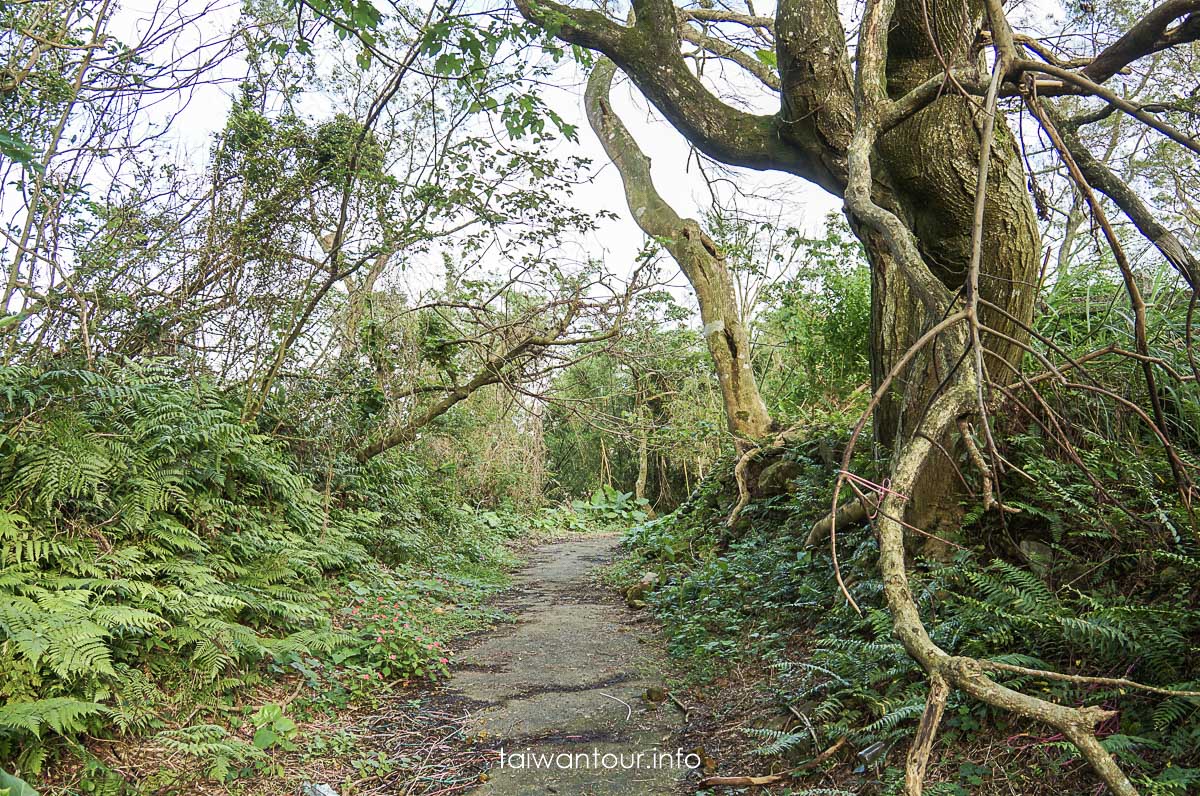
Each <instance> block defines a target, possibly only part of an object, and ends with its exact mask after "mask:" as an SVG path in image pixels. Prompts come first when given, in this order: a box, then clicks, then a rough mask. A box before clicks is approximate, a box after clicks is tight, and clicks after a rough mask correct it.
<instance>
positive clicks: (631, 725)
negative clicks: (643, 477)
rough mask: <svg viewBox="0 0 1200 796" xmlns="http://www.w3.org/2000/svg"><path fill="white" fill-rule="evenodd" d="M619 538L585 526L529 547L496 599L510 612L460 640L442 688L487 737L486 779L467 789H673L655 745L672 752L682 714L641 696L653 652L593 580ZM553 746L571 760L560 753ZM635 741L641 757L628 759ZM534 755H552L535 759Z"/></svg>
mask: <svg viewBox="0 0 1200 796" xmlns="http://www.w3.org/2000/svg"><path fill="white" fill-rule="evenodd" d="M618 542H619V538H618V537H617V536H615V535H608V536H592V537H586V538H582V539H575V540H571V541H566V542H558V543H555V544H550V545H545V546H543V547H540V548H538V549H537V550H535V551H534V552H533V554H532V555H531V557H530V558H529V561H528V564H527V565H526V567H525V568H524V569H522V570H521V571H520V572H518V573H517V574H516V576H515V578H514V588H513V590H512V592H511V593H510V602H509V603H508V604H507V606H506V607H507V608H508V609H509V610H510V611H511V612H512V613H513V614H514V616H515V618H516V620H517V621H516V624H515V625H513V626H510V627H505V628H500V629H498V630H497V631H493V632H491V633H489V634H486V635H484V636H482V637H480V638H478V639H476V641H475V642H474V644H473V646H469V647H467V648H466V649H464V650H462V653H461V655H460V658H459V661H460V667H459V669H458V670H457V671H456V673H455V674H454V675H453V677H452V678H451V680H450V682H449V688H450V689H451V691H452V692H456V694H457V696H458V697H459V698H461V699H464V700H466V701H467V702H468V704H470V705H472V707H473V708H474V709H473V711H472V715H471V719H470V724H469V726H468V731H469V732H470V733H471V734H472V735H477V734H479V733H481V732H482V733H485V734H486V737H487V738H488V739H490V741H491V745H492V746H494V747H496V749H497V754H496V764H495V765H494V766H493V768H492V770H491V771H490V772H489V776H490V779H489V781H488V782H486V783H484V784H483V785H481V786H480V787H479V788H477V789H475V790H474V791H473V793H474V794H479V795H480V796H485V795H487V796H515V795H517V794H520V795H521V796H524V795H525V794H530V795H532V794H546V793H559V794H563V796H593V795H594V796H626V795H627V794H628V795H629V796H633V795H634V794H637V795H639V796H640V795H642V794H646V795H651V794H668V793H674V792H676V789H677V783H678V781H679V778H680V777H681V776H682V775H683V773H684V769H683V768H681V767H674V768H672V767H667V766H666V765H665V760H664V759H663V758H661V757H658V755H660V754H670V755H675V753H676V749H675V747H674V746H673V745H672V736H673V735H674V733H675V731H676V730H677V729H678V728H679V727H680V725H681V724H682V715H681V714H680V712H679V711H678V710H677V709H676V708H675V707H674V706H673V705H672V704H671V703H670V702H669V701H668V702H665V703H652V702H650V701H648V700H647V699H645V698H644V696H645V694H646V691H647V689H649V688H652V687H653V688H657V687H660V686H662V685H663V681H662V673H663V671H664V668H663V667H664V666H665V663H664V662H663V657H662V652H661V650H659V649H658V648H657V647H656V645H655V644H654V643H653V639H652V638H651V637H650V636H649V634H648V633H647V632H645V631H644V630H640V629H639V628H638V627H637V625H636V624H633V623H632V622H631V619H632V617H633V614H632V612H631V611H629V610H627V609H626V608H625V607H624V606H623V605H622V604H620V603H619V602H618V601H617V600H616V599H615V597H614V596H613V595H612V594H611V592H609V591H608V590H606V589H605V588H604V587H603V586H601V585H599V584H597V583H596V582H595V577H594V576H595V574H596V571H597V568H598V567H599V566H600V565H602V564H603V563H604V562H606V561H608V560H610V559H611V557H612V556H613V554H614V551H615V549H616V547H617V544H618ZM500 749H503V751H504V754H505V761H504V762H505V764H504V765H502V764H501V762H500V759H499V750H500ZM563 753H569V754H570V755H571V758H570V760H571V763H572V765H570V766H562V765H560V764H561V763H564V762H566V761H567V758H566V757H562V756H561V755H562V754H563ZM638 753H641V754H642V762H641V767H635V766H633V765H632V764H633V761H634V758H633V756H634V755H637V754H638ZM514 755H518V756H517V757H514ZM520 755H523V757H521V756H520ZM535 755H536V756H538V759H540V760H541V761H542V762H543V763H545V762H546V761H548V760H549V761H553V762H551V763H549V764H547V765H542V766H540V767H535V762H534V759H535V758H534V756H535ZM547 756H551V757H547ZM606 756H608V757H606ZM612 756H615V757H612ZM622 756H623V757H622ZM606 763H608V764H614V763H615V765H607V766H606V765H605V764H606ZM655 763H657V764H658V766H657V767H655Z"/></svg>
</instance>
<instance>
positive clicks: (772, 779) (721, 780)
mask: <svg viewBox="0 0 1200 796" xmlns="http://www.w3.org/2000/svg"><path fill="white" fill-rule="evenodd" d="M783 779H784V777H783V775H782V774H769V775H767V776H765V777H705V778H704V779H702V780H700V784H701V785H702V786H704V785H735V786H742V787H745V786H746V785H774V784H775V783H776V782H783Z"/></svg>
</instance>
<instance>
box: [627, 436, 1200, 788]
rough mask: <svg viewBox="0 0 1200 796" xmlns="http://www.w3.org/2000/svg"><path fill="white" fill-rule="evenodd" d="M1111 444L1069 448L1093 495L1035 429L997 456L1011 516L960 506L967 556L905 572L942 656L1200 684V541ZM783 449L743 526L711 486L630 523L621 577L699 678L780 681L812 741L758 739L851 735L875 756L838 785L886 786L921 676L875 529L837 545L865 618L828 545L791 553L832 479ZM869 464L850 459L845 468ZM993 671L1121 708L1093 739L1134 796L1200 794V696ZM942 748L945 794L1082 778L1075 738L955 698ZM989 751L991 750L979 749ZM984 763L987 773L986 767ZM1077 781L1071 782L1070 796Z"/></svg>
mask: <svg viewBox="0 0 1200 796" xmlns="http://www.w3.org/2000/svg"><path fill="white" fill-rule="evenodd" d="M1118 447H1119V446H1118V445H1117V444H1116V443H1106V442H1103V441H1101V440H1099V439H1088V440H1085V441H1083V442H1082V443H1081V455H1082V456H1083V457H1084V459H1085V461H1087V462H1089V463H1092V464H1094V465H1096V466H1095V468H1094V472H1095V473H1097V474H1098V476H1099V478H1100V479H1101V480H1100V483H1099V486H1097V485H1096V484H1092V483H1091V482H1089V481H1088V480H1086V479H1085V477H1084V476H1083V475H1082V474H1081V473H1080V471H1079V470H1078V469H1077V468H1076V467H1074V466H1073V465H1072V464H1071V463H1070V462H1063V461H1060V460H1058V459H1057V458H1055V457H1054V456H1053V455H1052V449H1051V448H1050V447H1049V446H1048V445H1047V444H1046V443H1045V442H1044V440H1042V439H1041V438H1040V437H1039V436H1037V435H1036V434H1034V433H1031V432H1022V433H1020V434H1016V435H1014V436H1013V437H1012V438H1011V440H1010V442H1009V443H1008V445H1007V447H1006V450H1005V455H1006V456H1007V457H1008V458H1009V459H1010V460H1011V461H1012V462H1013V463H1014V465H1016V467H1019V468H1020V471H1023V472H1024V473H1025V474H1026V475H1020V474H1019V473H1018V471H1016V470H1015V468H1014V470H1013V471H1012V472H1013V474H1012V475H1011V476H1010V478H1008V479H1006V480H1005V481H1004V482H1003V483H1002V485H1001V486H1002V490H1003V491H1002V493H1003V495H1004V496H1005V499H1006V501H1007V503H1008V505H1010V506H1013V507H1019V508H1021V513H1020V514H1016V515H1006V516H1005V517H1003V518H1002V517H1000V515H999V514H997V513H996V512H992V513H990V514H988V515H986V516H982V515H981V514H978V513H974V514H968V517H967V521H968V525H967V528H966V531H965V534H966V538H965V540H964V542H965V544H966V547H967V549H965V550H962V551H960V552H959V553H958V555H957V556H956V557H955V558H954V559H953V560H951V561H948V562H917V564H916V565H915V566H914V568H913V572H912V586H913V591H914V594H915V595H916V596H917V599H918V602H919V604H920V607H921V611H922V615H923V616H925V617H927V619H928V620H930V621H929V627H930V632H931V634H932V635H933V638H934V640H935V641H936V642H937V643H938V644H939V645H940V646H942V647H943V648H944V649H946V650H947V651H948V652H950V653H951V654H964V655H971V656H977V657H980V658H985V659H991V660H995V661H998V662H1004V663H1010V664H1013V665H1018V666H1025V667H1030V668H1045V669H1051V670H1055V671H1059V672H1066V673H1079V674H1087V675H1100V676H1107V677H1129V678H1131V679H1134V680H1137V681H1140V682H1143V683H1146V684H1150V685H1155V686H1159V687H1164V688H1172V689H1181V690H1197V689H1198V688H1200V658H1198V656H1197V654H1196V653H1197V652H1198V651H1200V612H1198V611H1197V610H1196V609H1197V604H1196V603H1197V595H1198V592H1197V588H1196V586H1195V577H1194V576H1195V573H1196V571H1197V569H1198V568H1200V548H1198V547H1197V545H1196V543H1195V542H1194V539H1193V537H1192V536H1191V534H1190V533H1189V532H1188V525H1187V521H1186V520H1187V518H1186V513H1185V511H1184V509H1183V508H1182V507H1181V506H1180V505H1179V501H1178V497H1177V496H1176V495H1175V493H1174V492H1173V491H1172V481H1171V473H1170V468H1169V466H1168V465H1167V463H1166V461H1165V459H1164V458H1163V457H1162V456H1160V455H1155V453H1154V451H1153V449H1149V448H1148V449H1147V450H1144V451H1140V455H1137V456H1130V455H1128V451H1127V450H1126V451H1125V452H1122V451H1119V450H1117V449H1116V448H1118ZM1125 447H1126V448H1128V445H1126V446H1125ZM789 455H791V456H792V457H794V458H797V459H798V460H799V461H800V470H799V475H798V476H797V477H796V479H795V480H794V482H793V485H792V488H793V492H792V493H791V494H790V495H788V496H785V497H776V498H771V499H768V500H760V501H757V502H755V503H752V504H751V505H750V506H749V507H747V509H746V511H745V512H743V516H745V517H746V518H747V519H748V522H747V523H746V524H745V525H746V527H745V528H744V530H742V531H740V532H737V533H734V532H731V531H730V530H729V529H727V528H725V526H724V519H725V516H726V515H727V513H728V510H729V507H730V505H731V503H732V501H733V499H734V497H735V496H734V495H733V494H732V493H731V492H730V490H729V489H728V487H726V486H723V483H727V482H726V481H724V479H722V478H721V476H719V475H718V476H717V477H715V478H714V479H712V480H710V481H709V482H706V484H705V485H704V486H703V487H702V489H701V491H700V492H698V493H697V494H696V495H694V496H693V498H692V500H691V501H690V502H689V503H688V504H687V505H686V506H685V507H683V508H682V509H680V510H679V511H678V512H677V513H676V514H674V515H671V516H670V517H667V518H664V519H660V520H658V521H655V522H651V523H647V524H645V525H643V526H641V527H640V528H637V529H635V530H634V531H633V532H632V533H631V535H630V542H631V545H632V547H633V550H634V553H635V558H634V561H633V562H631V563H629V564H626V566H627V567H628V568H629V569H630V570H633V569H637V570H639V571H640V570H641V569H645V568H654V569H657V570H658V571H660V572H661V573H662V574H663V575H664V576H665V577H664V578H663V580H664V583H665V585H664V586H663V587H662V588H660V589H659V590H658V591H657V592H655V593H653V594H652V595H651V596H650V597H648V598H647V599H648V602H650V604H651V605H652V606H653V607H654V608H655V610H656V611H657V612H658V613H659V615H660V616H661V617H662V619H663V620H664V621H665V625H666V629H667V632H668V634H669V640H670V645H671V649H672V652H673V653H675V654H676V655H680V656H684V657H687V658H690V659H691V660H693V661H695V663H696V669H697V671H698V672H699V673H700V674H701V675H708V676H711V675H715V674H717V673H719V672H720V671H721V670H722V669H724V668H727V665H726V663H725V662H726V661H728V660H729V659H733V658H741V659H749V660H758V661H760V662H761V663H762V664H763V665H764V666H765V667H767V669H768V670H769V671H772V672H773V673H774V675H773V677H772V681H773V685H772V693H773V699H774V700H775V701H776V702H777V703H778V704H779V706H780V707H781V708H782V707H783V706H785V705H790V706H792V707H794V708H796V709H797V710H799V711H801V712H802V713H803V714H804V715H805V716H806V717H807V718H808V719H809V720H810V721H811V722H812V724H813V727H814V730H815V733H816V736H817V737H816V741H814V739H813V737H812V733H811V732H810V731H809V729H808V728H807V727H805V726H803V725H799V726H797V727H796V728H795V729H794V730H789V731H771V730H763V731H756V736H757V737H755V738H754V741H755V743H758V744H761V746H762V747H763V749H764V750H765V751H770V752H774V753H779V752H785V751H794V752H795V754H796V755H798V760H805V759H808V758H811V757H812V756H814V755H815V754H816V753H817V752H819V751H821V750H822V749H824V748H827V747H828V746H830V745H832V744H833V743H834V742H836V741H837V740H838V739H839V738H842V737H845V738H847V739H848V741H849V744H850V746H851V747H852V748H853V749H854V750H855V752H857V753H860V754H862V755H865V757H866V758H869V760H868V761H867V762H864V761H863V759H861V758H860V759H858V760H857V762H856V765H857V766H858V767H859V768H860V771H859V772H858V773H857V774H852V775H847V774H846V773H845V771H844V770H843V771H842V772H841V773H840V774H839V776H843V777H846V778H847V780H848V781H852V783H853V784H852V786H850V789H851V790H852V791H854V792H860V793H877V792H893V791H894V790H895V788H897V787H898V785H897V783H898V782H900V781H901V780H902V772H901V771H899V770H898V767H899V766H902V760H903V751H904V749H905V747H906V745H907V742H908V740H909V738H911V735H912V732H913V729H914V728H915V725H916V721H917V719H918V718H919V716H920V714H921V712H922V710H923V707H924V700H925V693H926V686H925V682H924V677H923V674H922V673H921V672H920V671H919V669H918V667H917V666H916V665H915V664H914V663H913V662H912V661H911V659H910V658H909V657H908V656H907V654H906V653H905V651H904V649H903V648H902V647H901V646H900V644H899V643H898V642H896V641H895V640H894V639H893V638H892V635H891V617H890V615H889V614H888V613H887V612H886V610H885V609H884V601H883V598H882V584H881V582H880V580H879V578H878V574H877V572H876V569H875V566H876V557H877V548H876V544H875V540H874V538H873V536H872V534H871V533H870V532H869V531H868V530H865V529H850V528H843V529H841V530H840V531H839V534H838V542H839V559H840V564H841V570H842V574H843V576H844V578H845V580H846V582H847V584H848V585H849V588H850V590H851V592H852V593H853V595H854V597H855V599H856V601H857V602H858V603H859V604H860V605H861V606H862V607H863V609H864V616H861V617H859V616H857V615H856V614H855V613H854V611H853V610H852V609H851V608H850V607H849V606H848V605H847V604H846V602H845V600H844V598H842V597H841V595H840V592H839V589H838V586H837V584H836V582H835V580H834V575H833V572H832V567H831V566H830V560H829V557H828V554H827V552H825V551H824V550H822V551H807V550H804V549H803V548H802V543H803V539H804V536H805V534H806V532H807V529H808V527H809V526H810V525H811V524H812V522H813V521H814V520H815V519H816V518H817V517H819V516H821V515H822V514H823V513H824V512H825V511H827V508H826V507H827V505H828V497H829V495H828V489H829V488H830V487H831V484H832V480H833V479H832V475H831V473H830V472H828V471H827V470H826V469H825V468H824V467H823V466H822V465H821V464H819V462H818V461H817V460H816V457H812V458H810V457H809V456H808V455H807V453H806V452H805V451H804V450H803V449H802V448H798V449H793V450H792V451H790V453H789ZM869 468H870V463H869V462H860V463H859V465H858V468H857V469H856V472H863V473H864V474H869V472H870V469H869ZM1031 479H1032V480H1031ZM1118 499H1119V500H1120V501H1121V503H1122V505H1124V507H1125V510H1121V509H1119V508H1118V507H1117V503H1116V501H1117V500H1118ZM1001 679H1002V680H1003V681H1004V682H1007V683H1008V684H1010V685H1012V686H1013V687H1016V688H1018V689H1021V690H1025V691H1027V692H1033V693H1038V694H1039V695H1045V696H1048V697H1050V698H1053V699H1055V700H1057V701H1060V702H1062V703H1064V704H1080V703H1082V702H1085V701H1086V702H1087V703H1089V704H1104V705H1106V706H1108V707H1112V708H1115V709H1117V710H1118V711H1119V717H1118V719H1117V720H1115V721H1113V722H1110V723H1109V724H1108V725H1106V726H1104V727H1102V728H1101V736H1102V740H1103V742H1104V744H1105V745H1106V746H1108V747H1109V748H1110V749H1111V750H1112V751H1113V752H1114V753H1115V754H1116V755H1117V756H1118V757H1119V758H1121V759H1122V761H1123V764H1124V765H1126V766H1127V768H1128V769H1129V770H1130V771H1131V774H1132V775H1134V776H1135V777H1136V778H1138V779H1139V780H1140V782H1141V783H1142V788H1143V792H1147V793H1164V794H1183V793H1186V792H1191V790H1190V789H1194V788H1195V787H1197V785H1198V784H1200V753H1198V752H1197V750H1198V749H1200V700H1197V699H1190V698H1165V697H1161V696H1155V695H1150V694H1145V693H1141V692H1132V691H1128V690H1122V689H1120V688H1113V687H1108V686H1102V685H1086V684H1085V685H1080V684H1076V683H1069V682H1061V681H1053V680H1035V679H1033V678H1029V677H1023V676H1016V675H1014V676H1006V677H1002V678H1001ZM941 738H942V742H941V743H940V745H939V750H940V751H939V752H938V754H937V755H935V757H937V756H940V757H941V760H940V764H939V768H938V769H937V770H936V771H935V772H933V775H932V779H933V781H935V782H938V784H937V788H938V789H937V790H936V791H935V790H934V786H933V785H932V784H931V786H930V792H939V793H963V794H965V793H978V792H990V791H988V790H987V783H989V782H992V781H996V782H1007V783H1009V784H1010V785H1012V786H1016V787H1019V788H1021V789H1022V792H1029V793H1036V792H1039V791H1038V789H1039V788H1044V787H1045V785H1044V784H1042V783H1044V782H1045V781H1046V777H1047V775H1053V776H1054V777H1055V778H1058V779H1059V780H1061V778H1064V777H1070V776H1073V775H1075V774H1076V770H1077V766H1076V764H1075V762H1073V761H1075V760H1076V758H1075V757H1074V755H1075V753H1074V750H1073V747H1071V746H1070V745H1069V744H1061V743H1058V740H1059V739H1056V738H1054V737H1052V736H1050V735H1049V734H1048V733H1046V732H1044V731H1042V730H1041V729H1040V728H1038V727H1036V726H1030V725H1029V724H1028V723H1026V722H1022V721H1019V720H1015V719H1014V718H1013V717H1012V716H1010V715H1007V714H1004V713H1001V712H998V711H994V710H991V709H988V708H986V707H984V706H982V705H980V704H978V703H976V702H974V701H972V700H970V699H967V698H965V697H963V696H962V695H956V696H955V697H954V698H953V699H952V701H951V704H950V706H949V708H948V709H947V714H946V720H945V724H944V726H943V733H942V735H941ZM982 744H987V745H989V746H990V747H991V749H990V750H989V751H988V752H987V753H982V752H978V749H979V747H980V745H982ZM977 752H978V753H977ZM986 758H991V762H990V763H989V765H988V767H984V766H981V765H980V763H981V761H983V760H984V759H986ZM1059 784H1061V782H1059ZM1072 787H1075V786H1074V785H1072ZM1088 787H1089V786H1087V785H1086V784H1085V783H1082V782H1081V783H1078V788H1079V789H1080V790H1079V792H1083V790H1085V789H1087V788H1088ZM1068 790H1070V788H1068ZM1071 792H1075V791H1071Z"/></svg>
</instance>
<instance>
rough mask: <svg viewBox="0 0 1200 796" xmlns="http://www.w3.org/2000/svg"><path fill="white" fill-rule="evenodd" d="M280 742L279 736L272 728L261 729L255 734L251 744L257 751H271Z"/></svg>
mask: <svg viewBox="0 0 1200 796" xmlns="http://www.w3.org/2000/svg"><path fill="white" fill-rule="evenodd" d="M278 740H279V736H278V735H276V734H275V731H274V730H272V729H271V728H270V727H259V728H258V732H256V733H254V740H253V741H251V743H252V744H254V748H255V749H270V748H271V747H272V746H274V745H275V743H276V742H277V741H278Z"/></svg>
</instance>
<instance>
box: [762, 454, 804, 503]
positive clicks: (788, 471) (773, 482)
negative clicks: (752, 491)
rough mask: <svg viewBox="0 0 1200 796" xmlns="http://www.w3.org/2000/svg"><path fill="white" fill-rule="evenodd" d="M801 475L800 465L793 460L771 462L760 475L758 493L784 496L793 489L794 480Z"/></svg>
mask: <svg viewBox="0 0 1200 796" xmlns="http://www.w3.org/2000/svg"><path fill="white" fill-rule="evenodd" d="M798 475H800V465H799V464H798V463H797V462H794V461H792V460H791V459H780V460H779V461H776V462H771V463H770V464H768V465H767V466H766V467H764V468H763V471H762V472H761V473H759V474H758V492H759V493H760V494H762V495H782V494H783V493H785V492H787V491H788V489H790V488H791V485H792V480H793V479H794V478H795V477H796V476H798Z"/></svg>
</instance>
